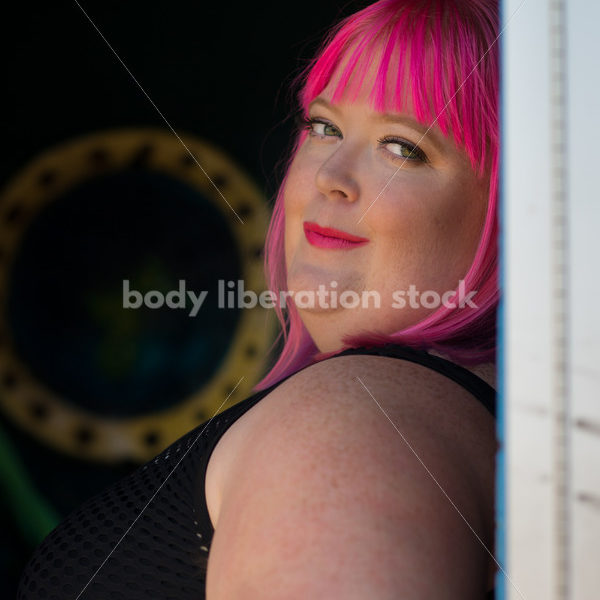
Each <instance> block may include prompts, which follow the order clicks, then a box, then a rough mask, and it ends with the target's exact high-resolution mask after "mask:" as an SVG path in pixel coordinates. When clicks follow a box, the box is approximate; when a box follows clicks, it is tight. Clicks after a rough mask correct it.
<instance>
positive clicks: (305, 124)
mask: <svg viewBox="0 0 600 600" xmlns="http://www.w3.org/2000/svg"><path fill="white" fill-rule="evenodd" d="M300 121H301V125H302V129H306V130H307V131H308V134H309V135H313V136H317V137H320V138H324V137H338V136H329V135H323V134H320V133H315V131H314V129H313V128H314V126H315V124H317V123H320V124H321V125H325V126H329V127H332V128H333V129H336V130H337V131H338V132H339V129H338V128H337V127H336V126H335V125H333V123H330V122H329V121H326V120H325V119H320V118H317V117H308V118H306V117H302V118H301V119H300ZM339 137H341V134H340V136H339ZM377 143H378V144H381V145H382V146H385V145H386V144H397V145H399V146H404V147H405V148H406V149H407V150H408V152H409V155H408V156H400V155H399V154H394V153H393V152H391V151H389V150H388V152H389V153H390V154H391V155H392V159H393V160H399V161H402V162H404V161H410V162H412V161H420V162H428V159H427V155H426V154H425V153H424V152H423V150H421V149H420V148H419V147H418V146H415V145H414V144H411V143H409V142H407V141H406V140H403V139H402V138H397V137H393V136H385V137H382V138H380V139H378V140H377Z"/></svg>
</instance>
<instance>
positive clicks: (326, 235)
mask: <svg viewBox="0 0 600 600" xmlns="http://www.w3.org/2000/svg"><path fill="white" fill-rule="evenodd" d="M304 235H305V236H306V239H307V240H308V243H309V244H311V245H312V246H317V247H318V248H356V247H358V246H363V245H364V244H366V243H368V242H369V240H368V239H367V238H363V237H359V236H357V235H352V234H351V233H348V232H346V231H341V230H340V229H333V228H332V227H321V226H320V225H317V224H316V223H312V222H309V221H305V222H304Z"/></svg>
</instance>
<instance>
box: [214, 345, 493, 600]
mask: <svg viewBox="0 0 600 600" xmlns="http://www.w3.org/2000/svg"><path fill="white" fill-rule="evenodd" d="M390 361H392V363H390ZM392 364H393V368H390V367H391V366H392ZM357 376H358V377H360V379H361V380H362V382H363V383H364V385H365V386H366V388H367V389H365V387H363V385H362V384H361V383H360V382H359V381H358V380H357V379H355V377H357ZM367 390H368V391H367ZM378 404H379V405H380V406H381V408H379V406H378ZM259 408H260V410H258V409H259ZM382 409H383V411H385V413H386V414H384V412H382ZM252 410H253V411H256V412H255V415H254V418H255V422H254V425H253V429H252V431H253V434H254V435H253V436H252V439H248V443H247V444H245V445H244V446H243V451H242V452H240V456H239V457H237V458H236V460H235V461H234V463H233V464H232V466H231V469H230V472H229V473H228V476H227V479H226V484H225V485H224V488H223V490H222V504H221V507H220V512H219V519H218V522H217V526H216V530H215V535H214V538H213V542H212V547H211V552H210V556H209V563H208V578H207V598H208V600H226V599H230V598H245V599H248V600H253V599H254V598H261V599H263V600H268V599H270V598H273V599H275V598H286V599H289V600H294V599H296V598H298V599H300V598H307V597H309V598H333V597H335V598H344V599H354V598H356V599H358V598H361V599H363V598H367V597H368V598H373V599H375V600H379V599H384V598H385V599H387V598H390V599H391V598H395V599H396V598H404V597H407V598H436V599H441V598H449V599H450V598H461V599H466V598H480V597H482V596H483V593H484V591H485V589H486V588H485V586H486V576H487V563H488V556H487V554H486V551H485V549H484V548H483V547H482V545H481V543H480V541H478V540H477V538H476V537H475V535H474V533H473V531H472V530H471V528H472V529H473V530H474V531H475V532H476V533H477V535H478V536H479V538H480V539H481V542H483V543H484V544H486V545H487V546H488V547H490V546H491V544H492V532H491V527H492V523H491V519H490V513H491V507H490V506H489V505H490V504H491V503H493V490H490V489H488V488H490V487H493V455H494V448H495V447H494V446H493V421H492V422H490V421H491V419H489V417H488V416H487V415H486V414H485V411H484V410H483V409H482V408H481V407H479V406H478V405H477V403H476V402H475V401H474V400H473V398H472V397H471V396H469V395H468V394H467V393H466V392H464V390H462V389H461V388H460V387H459V386H457V385H456V384H454V383H453V382H450V381H449V380H447V379H446V378H444V377H442V376H439V375H438V374H435V373H433V372H431V371H429V370H427V369H424V368H423V367H420V366H418V365H412V364H409V363H406V362H404V361H397V360H395V359H385V358H384V359H382V358H381V357H364V356H363V357H340V358H337V359H332V360H330V361H324V362H323V363H319V364H318V365H315V366H313V367H311V368H309V369H305V370H304V371H302V372H300V373H298V374H297V375H296V376H294V377H293V378H291V379H290V380H288V381H286V382H285V383H284V384H282V385H281V386H279V387H278V388H276V389H275V390H274V391H273V392H272V393H271V394H270V395H269V396H268V397H267V398H265V399H264V400H263V401H262V402H261V403H260V404H259V405H257V406H256V407H254V408H253V409H252ZM386 415H387V416H386ZM388 417H389V418H388ZM392 423H393V424H392ZM490 435H491V436H492V441H490V440H489V437H490ZM473 456H475V457H476V458H472V457H473ZM486 465H488V467H489V469H490V471H491V473H490V475H489V478H488V476H487V475H486V474H485V472H484V471H485V467H486ZM465 521H466V522H465ZM467 523H468V525H467Z"/></svg>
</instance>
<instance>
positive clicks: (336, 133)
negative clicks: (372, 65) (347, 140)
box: [305, 118, 342, 138]
mask: <svg viewBox="0 0 600 600" xmlns="http://www.w3.org/2000/svg"><path fill="white" fill-rule="evenodd" d="M305 123H306V129H308V132H309V134H310V135H317V136H321V137H340V138H341V137H342V134H341V132H340V130H339V129H338V128H337V127H336V126H335V125H332V124H331V123H328V122H327V121H324V120H321V119H311V118H309V119H306V122H305Z"/></svg>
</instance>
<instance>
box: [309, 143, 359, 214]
mask: <svg viewBox="0 0 600 600" xmlns="http://www.w3.org/2000/svg"><path fill="white" fill-rule="evenodd" d="M341 150H342V148H341V147H338V148H337V149H336V151H335V152H333V153H332V154H331V155H330V156H329V157H328V158H327V160H325V162H324V163H323V164H322V165H321V167H320V168H319V170H318V171H317V174H316V176H315V184H316V186H317V189H318V190H319V191H320V192H321V193H322V194H323V195H324V196H326V197H327V198H330V199H331V200H339V199H343V200H347V201H349V202H355V201H356V200H358V191H359V190H358V183H357V181H356V178H355V172H356V169H355V166H354V160H353V159H352V157H350V156H349V155H348V153H347V152H343V151H341Z"/></svg>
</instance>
